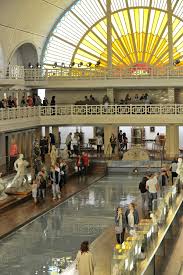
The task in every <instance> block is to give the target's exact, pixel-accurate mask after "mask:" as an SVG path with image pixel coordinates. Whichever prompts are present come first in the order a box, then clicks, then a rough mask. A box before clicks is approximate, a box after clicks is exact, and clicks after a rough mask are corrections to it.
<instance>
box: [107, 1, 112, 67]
mask: <svg viewBox="0 0 183 275" xmlns="http://www.w3.org/2000/svg"><path fill="white" fill-rule="evenodd" d="M106 4H107V13H106V16H107V66H108V69H109V70H111V69H112V21H111V0H107V3H106Z"/></svg>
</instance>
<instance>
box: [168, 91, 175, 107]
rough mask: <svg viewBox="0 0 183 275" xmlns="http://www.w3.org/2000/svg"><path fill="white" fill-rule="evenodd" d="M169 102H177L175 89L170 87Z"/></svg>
mask: <svg viewBox="0 0 183 275" xmlns="http://www.w3.org/2000/svg"><path fill="white" fill-rule="evenodd" d="M168 102H169V103H171V104H174V103H175V89H174V88H168Z"/></svg>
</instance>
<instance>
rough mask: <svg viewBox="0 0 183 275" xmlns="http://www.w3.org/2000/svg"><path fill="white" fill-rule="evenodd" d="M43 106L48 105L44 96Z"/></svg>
mask: <svg viewBox="0 0 183 275" xmlns="http://www.w3.org/2000/svg"><path fill="white" fill-rule="evenodd" d="M43 106H44V107H46V106H48V99H47V98H46V97H44V99H43Z"/></svg>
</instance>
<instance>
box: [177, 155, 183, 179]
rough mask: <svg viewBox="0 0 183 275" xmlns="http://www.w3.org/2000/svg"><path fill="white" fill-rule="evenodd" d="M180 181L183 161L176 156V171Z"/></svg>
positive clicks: (182, 177) (182, 173)
mask: <svg viewBox="0 0 183 275" xmlns="http://www.w3.org/2000/svg"><path fill="white" fill-rule="evenodd" d="M176 173H177V174H178V176H179V178H180V181H181V182H183V162H182V158H178V164H177V171H176Z"/></svg>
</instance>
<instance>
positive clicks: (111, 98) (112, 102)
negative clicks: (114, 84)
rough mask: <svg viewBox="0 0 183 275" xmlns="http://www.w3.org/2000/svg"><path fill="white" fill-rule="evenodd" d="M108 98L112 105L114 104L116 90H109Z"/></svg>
mask: <svg viewBox="0 0 183 275" xmlns="http://www.w3.org/2000/svg"><path fill="white" fill-rule="evenodd" d="M107 96H108V98H109V101H110V104H114V89H113V88H107Z"/></svg>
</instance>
